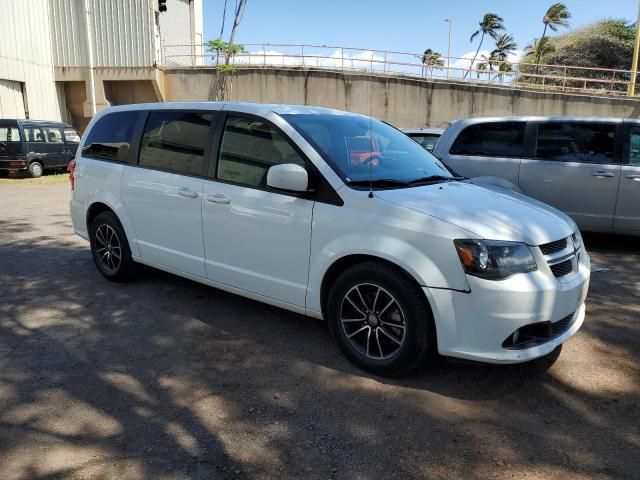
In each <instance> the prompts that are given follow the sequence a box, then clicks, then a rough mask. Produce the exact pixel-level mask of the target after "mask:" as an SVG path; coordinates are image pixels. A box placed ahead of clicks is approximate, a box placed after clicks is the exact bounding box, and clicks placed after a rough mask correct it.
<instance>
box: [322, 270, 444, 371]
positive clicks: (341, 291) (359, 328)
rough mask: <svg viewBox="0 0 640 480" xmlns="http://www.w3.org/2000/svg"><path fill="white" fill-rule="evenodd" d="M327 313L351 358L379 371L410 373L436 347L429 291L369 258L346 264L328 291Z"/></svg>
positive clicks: (345, 352)
mask: <svg viewBox="0 0 640 480" xmlns="http://www.w3.org/2000/svg"><path fill="white" fill-rule="evenodd" d="M327 317H328V321H329V327H330V329H331V333H332V334H333V336H334V338H335V339H336V341H337V343H338V346H339V347H340V349H341V350H342V352H343V353H344V354H345V355H346V356H347V358H349V360H351V361H352V362H353V363H355V364H356V365H358V366H359V367H360V368H362V369H364V370H368V371H370V372H373V373H375V374H378V375H384V376H398V375H403V374H406V373H408V372H410V371H411V370H413V369H414V368H416V367H417V366H418V365H419V364H421V363H423V361H424V360H425V359H426V358H427V357H429V356H430V355H432V354H433V353H434V352H435V345H436V339H435V327H434V323H433V317H432V314H431V309H430V308H429V305H428V303H427V299H426V298H425V296H424V292H422V290H421V289H420V288H419V286H418V285H417V284H416V283H415V282H414V281H413V280H412V279H410V278H408V277H407V276H406V275H405V274H404V273H402V272H400V271H398V270H397V269H395V268H393V267H392V266H388V265H385V264H382V263H376V262H367V263H362V264H359V265H355V266H353V267H351V268H349V269H348V270H346V271H345V272H344V273H343V274H342V275H340V277H338V279H337V280H336V282H335V283H334V285H333V287H332V289H331V291H330V293H329V300H328V302H327Z"/></svg>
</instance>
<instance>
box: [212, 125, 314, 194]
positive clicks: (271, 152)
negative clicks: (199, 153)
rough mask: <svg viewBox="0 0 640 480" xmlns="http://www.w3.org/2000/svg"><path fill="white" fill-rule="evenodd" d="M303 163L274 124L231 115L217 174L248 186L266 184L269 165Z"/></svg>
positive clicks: (226, 127) (221, 148)
mask: <svg viewBox="0 0 640 480" xmlns="http://www.w3.org/2000/svg"><path fill="white" fill-rule="evenodd" d="M280 163H295V164H297V165H300V166H302V167H304V166H305V164H304V160H303V159H302V158H301V157H300V155H298V153H297V152H296V151H295V149H294V148H293V147H292V146H291V144H290V143H289V142H288V141H287V140H286V138H285V137H284V136H283V135H282V134H281V133H280V132H279V131H278V130H276V129H275V128H274V127H272V126H270V125H268V124H266V123H264V122H261V121H260V120H254V119H250V118H241V117H230V118H229V119H228V120H227V124H226V126H225V129H224V134H223V137H222V146H221V147H220V159H219V162H218V178H219V179H220V180H226V181H228V182H233V183H239V184H242V185H247V186H250V187H262V188H264V187H266V183H267V170H269V167H271V166H272V165H277V164H280Z"/></svg>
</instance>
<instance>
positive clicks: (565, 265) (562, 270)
mask: <svg viewBox="0 0 640 480" xmlns="http://www.w3.org/2000/svg"><path fill="white" fill-rule="evenodd" d="M551 271H552V272H553V274H554V275H555V277H556V278H560V277H564V276H565V275H569V274H570V273H571V272H572V271H573V261H572V260H571V259H569V260H566V261H564V262H562V263H556V264H555V265H551Z"/></svg>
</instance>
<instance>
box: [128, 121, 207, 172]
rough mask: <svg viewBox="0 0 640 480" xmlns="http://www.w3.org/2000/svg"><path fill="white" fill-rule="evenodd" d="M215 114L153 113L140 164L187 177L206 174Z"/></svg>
mask: <svg viewBox="0 0 640 480" xmlns="http://www.w3.org/2000/svg"><path fill="white" fill-rule="evenodd" d="M212 118H213V117H212V115H211V114H210V113H199V112H152V113H151V114H150V115H149V119H148V120H147V124H146V125H145V128H144V135H143V136H142V143H141V145H140V161H139V164H140V165H142V166H145V167H151V168H156V169H158V170H166V171H169V172H176V173H183V174H187V175H204V173H205V158H204V151H205V147H206V145H207V142H208V140H209V127H210V126H211V120H212Z"/></svg>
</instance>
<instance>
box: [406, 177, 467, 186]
mask: <svg viewBox="0 0 640 480" xmlns="http://www.w3.org/2000/svg"><path fill="white" fill-rule="evenodd" d="M459 180H466V177H445V176H444V175H429V176H428V177H420V178H416V179H415V180H410V181H408V182H406V184H407V185H428V184H430V183H440V182H448V181H459Z"/></svg>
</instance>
